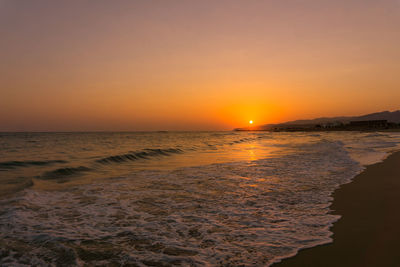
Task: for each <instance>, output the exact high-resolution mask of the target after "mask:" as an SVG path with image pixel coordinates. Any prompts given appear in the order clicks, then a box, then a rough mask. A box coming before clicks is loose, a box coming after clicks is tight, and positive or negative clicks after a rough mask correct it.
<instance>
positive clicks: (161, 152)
mask: <svg viewBox="0 0 400 267" xmlns="http://www.w3.org/2000/svg"><path fill="white" fill-rule="evenodd" d="M180 153H183V150H181V149H179V148H167V149H144V150H143V151H139V152H133V153H128V154H121V155H115V156H109V157H105V158H102V159H99V160H96V162H97V163H101V164H110V163H121V162H126V161H135V160H139V159H149V158H151V157H156V156H169V155H171V154H180Z"/></svg>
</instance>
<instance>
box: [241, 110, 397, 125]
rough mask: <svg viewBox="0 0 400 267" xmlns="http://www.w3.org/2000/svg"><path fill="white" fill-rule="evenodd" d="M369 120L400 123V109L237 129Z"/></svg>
mask: <svg viewBox="0 0 400 267" xmlns="http://www.w3.org/2000/svg"><path fill="white" fill-rule="evenodd" d="M368 120H387V121H388V122H394V123H400V110H397V111H393V112H390V111H383V112H376V113H371V114H366V115H362V116H353V117H350V116H349V117H329V118H316V119H310V120H295V121H288V122H284V123H279V124H265V125H260V126H253V127H245V128H237V129H236V130H269V129H273V128H276V127H278V128H279V127H287V126H290V125H296V126H299V125H315V124H324V123H336V122H341V123H349V122H350V121H368Z"/></svg>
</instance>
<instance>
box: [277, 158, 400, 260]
mask: <svg viewBox="0 0 400 267" xmlns="http://www.w3.org/2000/svg"><path fill="white" fill-rule="evenodd" d="M333 197H334V201H333V204H332V206H331V209H332V210H333V212H332V213H334V214H340V215H342V218H341V219H340V220H339V221H338V222H336V223H335V224H334V226H333V227H332V228H331V230H332V231H333V233H334V234H333V240H334V241H333V243H330V244H327V245H322V246H317V247H314V248H309V249H304V250H301V251H300V252H299V253H298V254H297V255H296V256H294V257H292V258H289V259H284V260H283V261H282V262H281V263H277V264H274V265H273V267H284V266H309V267H312V266H341V267H342V266H352V267H356V266H363V267H365V266H400V152H397V153H394V154H392V155H391V156H389V157H388V158H387V159H386V160H384V161H383V162H381V163H377V164H374V165H371V166H368V167H367V168H366V170H365V171H364V172H362V173H361V174H359V175H358V176H356V177H355V178H354V180H353V182H351V183H349V184H345V185H343V186H341V187H340V188H339V189H338V190H336V191H335V193H334V194H333Z"/></svg>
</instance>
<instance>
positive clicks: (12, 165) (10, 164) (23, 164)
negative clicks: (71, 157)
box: [0, 160, 67, 169]
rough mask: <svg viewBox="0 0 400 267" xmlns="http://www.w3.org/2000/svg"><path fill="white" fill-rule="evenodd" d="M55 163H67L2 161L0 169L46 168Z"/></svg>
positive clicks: (53, 161) (60, 161) (59, 161)
mask: <svg viewBox="0 0 400 267" xmlns="http://www.w3.org/2000/svg"><path fill="white" fill-rule="evenodd" d="M56 163H67V161H65V160H44V161H37V160H26V161H3V162H0V169H14V168H18V167H29V166H47V165H52V164H56Z"/></svg>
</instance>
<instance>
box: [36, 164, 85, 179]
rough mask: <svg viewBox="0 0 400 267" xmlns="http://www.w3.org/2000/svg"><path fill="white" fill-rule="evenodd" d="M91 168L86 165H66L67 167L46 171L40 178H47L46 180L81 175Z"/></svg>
mask: <svg viewBox="0 0 400 267" xmlns="http://www.w3.org/2000/svg"><path fill="white" fill-rule="evenodd" d="M91 170H92V169H90V168H88V167H85V166H79V167H66V168H60V169H56V170H54V171H48V172H45V173H44V174H43V175H41V176H39V177H38V178H40V179H45V180H47V179H58V178H65V177H70V176H76V175H80V174H82V173H84V172H88V171H91Z"/></svg>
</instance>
